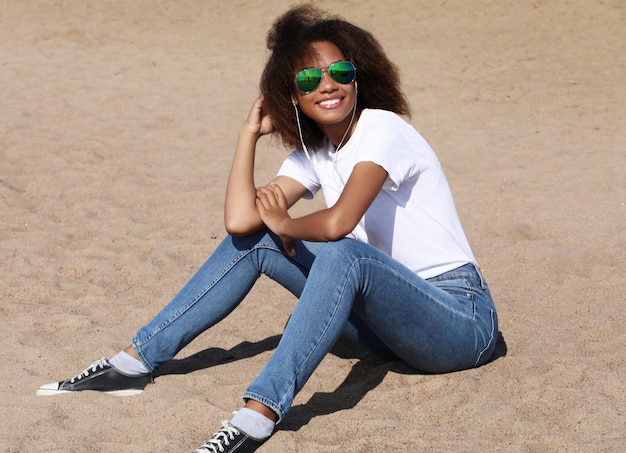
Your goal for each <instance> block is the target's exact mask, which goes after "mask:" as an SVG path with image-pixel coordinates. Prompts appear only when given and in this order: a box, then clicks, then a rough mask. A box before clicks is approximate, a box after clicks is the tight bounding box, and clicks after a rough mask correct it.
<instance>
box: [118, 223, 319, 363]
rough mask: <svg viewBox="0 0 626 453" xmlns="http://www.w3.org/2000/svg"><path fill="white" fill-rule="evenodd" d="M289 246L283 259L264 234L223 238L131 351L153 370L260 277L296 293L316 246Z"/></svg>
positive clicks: (213, 321)
mask: <svg viewBox="0 0 626 453" xmlns="http://www.w3.org/2000/svg"><path fill="white" fill-rule="evenodd" d="M294 245H295V247H296V256H295V257H289V256H287V255H286V254H285V253H284V252H283V250H282V246H281V241H280V240H279V239H278V238H276V237H275V236H273V235H272V234H270V233H267V232H266V231H261V232H258V233H254V234H251V235H248V236H243V237H227V238H226V239H225V240H224V241H223V242H222V243H221V244H220V246H219V247H218V248H217V249H216V250H215V251H214V252H213V254H212V255H211V257H210V258H209V259H208V260H207V262H206V263H205V264H204V265H203V266H202V267H201V268H200V269H199V270H198V272H197V273H196V274H195V275H194V276H193V277H192V278H191V279H190V280H189V282H188V283H187V284H186V285H185V286H184V287H183V288H182V290H181V291H180V292H179V293H178V295H177V296H176V297H175V298H174V299H173V300H172V301H171V302H170V303H169V304H168V305H167V306H166V307H165V308H163V310H162V311H161V312H160V313H159V314H158V315H157V316H156V317H155V318H154V319H153V320H152V321H151V322H150V323H149V324H148V325H146V326H145V327H143V328H142V329H140V330H139V331H138V332H137V335H136V336H135V337H134V338H133V339H132V350H133V351H134V352H136V355H137V356H138V358H139V359H140V360H141V361H142V363H144V365H146V367H147V368H148V369H149V370H155V369H156V368H158V367H159V366H160V365H161V364H163V363H165V362H167V361H168V360H170V359H171V358H173V357H174V355H176V353H178V351H180V350H181V349H182V348H183V347H184V346H186V345H187V344H189V342H191V341H192V340H193V339H194V338H195V337H196V336H198V335H199V334H200V333H202V332H204V331H205V330H207V329H208V328H209V327H211V326H213V325H215V324H216V323H217V322H219V321H221V320H222V319H223V318H224V317H226V316H227V315H228V314H229V313H230V312H231V311H232V310H234V309H235V307H237V305H238V304H239V303H240V302H241V301H242V300H243V298H244V297H245V296H246V294H247V293H248V292H249V291H250V289H251V288H252V286H253V285H254V283H255V282H256V280H257V279H258V277H259V276H260V275H261V274H265V275H267V276H269V277H270V278H272V279H274V280H275V281H277V282H278V283H280V284H281V285H283V286H284V287H285V288H287V289H288V290H289V291H291V292H292V293H293V294H295V295H299V294H300V292H301V291H302V289H303V288H304V284H305V282H306V278H307V274H308V272H309V269H310V267H311V265H312V263H313V260H314V258H315V253H316V249H317V248H318V247H319V244H310V243H303V242H295V244H294ZM127 350H128V349H127Z"/></svg>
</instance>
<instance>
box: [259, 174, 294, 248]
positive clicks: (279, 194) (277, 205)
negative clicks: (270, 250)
mask: <svg viewBox="0 0 626 453" xmlns="http://www.w3.org/2000/svg"><path fill="white" fill-rule="evenodd" d="M256 207H257V210H258V212H259V215H260V216H261V220H262V221H263V223H264V224H265V226H266V227H268V228H269V229H270V230H271V231H272V232H274V233H275V234H277V235H278V236H280V238H281V240H282V241H283V247H284V249H285V252H287V254H288V255H290V256H293V255H295V250H294V248H293V243H292V238H290V237H288V236H287V235H285V232H284V230H283V226H284V223H285V221H287V220H289V219H291V217H289V214H288V212H287V198H286V196H285V193H284V192H283V190H282V189H281V188H280V186H279V185H278V184H275V183H270V184H268V185H267V186H265V187H258V188H257V189H256Z"/></svg>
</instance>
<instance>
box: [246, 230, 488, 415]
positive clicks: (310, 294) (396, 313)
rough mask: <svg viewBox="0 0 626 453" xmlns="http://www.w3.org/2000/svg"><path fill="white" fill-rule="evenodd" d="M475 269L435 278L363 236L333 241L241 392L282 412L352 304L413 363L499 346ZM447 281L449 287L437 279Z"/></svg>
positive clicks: (479, 354)
mask: <svg viewBox="0 0 626 453" xmlns="http://www.w3.org/2000/svg"><path fill="white" fill-rule="evenodd" d="M461 274H462V275H461ZM475 275H477V274H476V273H475V272H473V273H472V272H463V273H459V276H456V275H452V273H451V277H452V278H451V279H448V280H445V279H444V280H442V281H438V282H437V283H434V282H433V283H430V282H426V281H424V280H423V279H421V278H420V277H418V276H417V275H416V274H415V273H413V272H412V271H410V270H409V269H407V268H406V267H404V266H402V265H401V264H399V263H398V262H396V261H395V260H393V259H392V258H390V257H389V256H387V255H385V254H383V253H382V252H379V251H378V250H376V249H374V248H373V247H371V246H369V245H367V244H364V243H362V242H359V241H355V240H350V239H344V240H341V241H337V242H333V243H328V244H327V245H326V246H325V247H324V248H323V249H322V250H321V251H320V252H319V254H318V256H317V258H316V260H315V262H314V264H313V266H312V268H311V271H310V273H309V278H308V280H307V282H306V286H305V288H304V290H303V292H302V295H301V297H300V300H299V301H298V304H297V306H296V309H295V310H294V313H293V315H292V317H291V320H290V321H289V324H288V325H287V329H286V330H285V333H284V334H283V337H282V339H281V341H280V343H279V345H278V348H277V349H276V351H275V353H274V355H273V356H272V357H271V359H270V360H269V362H268V364H267V365H266V367H265V368H264V369H263V371H262V372H261V374H260V375H259V377H258V378H257V379H256V380H255V381H254V382H253V383H252V384H251V385H250V387H249V388H248V390H247V391H246V393H245V395H244V398H246V399H253V400H256V401H258V402H261V403H262V404H264V405H266V406H267V407H269V408H271V409H272V410H273V411H274V412H275V413H276V414H277V415H278V418H279V420H280V419H281V418H282V417H283V416H284V415H285V414H286V413H287V412H288V411H289V409H290V407H291V404H292V402H293V398H294V397H295V395H296V394H297V393H298V391H299V390H300V389H301V388H302V386H303V385H304V384H305V383H306V381H307V380H308V379H309V377H310V376H311V374H312V373H313V371H314V370H315V368H316V367H317V366H318V364H319V363H320V362H321V360H322V359H323V357H324V356H325V355H326V353H327V352H328V351H329V350H330V349H331V347H332V346H333V344H334V343H335V341H336V340H337V338H338V337H339V335H340V334H341V332H342V330H343V329H344V327H345V325H346V323H347V321H348V318H349V316H350V313H351V310H352V309H353V307H354V309H355V311H356V312H358V313H359V315H360V317H361V318H362V319H363V320H364V321H365V322H366V323H367V325H368V326H369V327H370V328H371V330H372V331H373V332H375V333H376V335H377V336H378V338H379V339H380V340H382V342H383V343H384V344H385V345H386V346H387V347H388V348H389V349H390V350H391V351H393V353H395V354H396V355H397V356H398V357H400V358H401V359H402V360H404V361H405V362H407V363H408V364H409V365H411V366H413V367H415V368H418V369H421V370H423V371H428V372H446V371H453V370H458V369H462V368H469V367H472V366H476V365H479V364H480V363H482V362H483V361H485V360H486V359H487V358H488V357H489V355H490V354H491V351H492V350H493V347H494V346H495V332H497V326H496V324H495V323H496V321H495V310H494V309H493V305H492V303H491V298H490V296H489V294H488V290H487V289H486V286H485V287H484V288H483V287H481V279H480V278H479V277H475ZM457 277H459V278H457ZM458 280H460V281H461V282H462V283H461V287H462V289H463V290H462V291H458ZM476 280H478V282H477V283H476ZM450 282H452V283H451V284H452V286H453V287H452V288H445V289H441V288H439V287H438V286H437V285H441V286H442V287H443V286H445V285H446V284H448V283H450ZM456 292H459V293H460V294H458V295H457V294H456Z"/></svg>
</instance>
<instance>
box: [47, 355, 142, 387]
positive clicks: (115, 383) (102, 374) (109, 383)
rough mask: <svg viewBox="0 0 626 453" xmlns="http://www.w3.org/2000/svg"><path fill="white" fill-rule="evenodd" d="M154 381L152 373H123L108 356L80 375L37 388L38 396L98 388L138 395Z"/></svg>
mask: <svg viewBox="0 0 626 453" xmlns="http://www.w3.org/2000/svg"><path fill="white" fill-rule="evenodd" d="M151 382H152V374H151V373H145V374H138V375H134V376H130V375H127V374H124V373H122V372H121V371H120V370H118V369H117V368H115V367H114V366H113V365H111V364H110V363H109V359H107V358H106V357H104V358H102V359H100V360H98V361H96V362H94V363H92V364H91V365H89V367H88V368H87V369H86V370H85V371H83V372H82V373H80V374H79V375H78V376H75V377H73V378H70V379H67V380H65V381H61V382H53V383H51V384H44V385H42V386H41V387H39V389H37V395H38V396H49V395H59V394H61V393H69V392H79V391H81V390H97V391H99V392H103V393H108V394H109V395H115V396H131V395H138V394H139V393H141V392H143V389H144V388H145V387H146V385H148V384H150V383H151Z"/></svg>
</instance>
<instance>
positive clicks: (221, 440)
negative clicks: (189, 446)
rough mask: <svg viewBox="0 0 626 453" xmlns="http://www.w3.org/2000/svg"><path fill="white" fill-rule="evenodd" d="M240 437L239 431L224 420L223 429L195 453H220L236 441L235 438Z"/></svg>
mask: <svg viewBox="0 0 626 453" xmlns="http://www.w3.org/2000/svg"><path fill="white" fill-rule="evenodd" d="M238 435H239V430H237V428H235V427H234V426H233V425H231V424H230V423H228V420H222V429H220V430H219V431H218V432H216V433H215V434H213V437H211V438H210V439H209V440H207V442H206V444H204V445H203V446H201V447H200V448H198V449H197V450H195V451H194V453H219V452H222V451H224V446H225V445H226V446H228V445H229V444H230V441H231V440H235V436H238Z"/></svg>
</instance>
